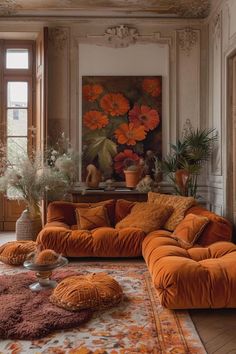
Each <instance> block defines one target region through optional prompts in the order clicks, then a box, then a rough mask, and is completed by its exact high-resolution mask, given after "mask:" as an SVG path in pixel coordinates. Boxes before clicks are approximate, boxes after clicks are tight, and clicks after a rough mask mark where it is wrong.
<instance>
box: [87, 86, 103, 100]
mask: <svg viewBox="0 0 236 354" xmlns="http://www.w3.org/2000/svg"><path fill="white" fill-rule="evenodd" d="M82 91H83V97H84V98H85V100H86V101H89V102H93V101H95V100H96V99H97V98H98V97H99V96H100V95H101V93H102V92H103V88H102V86H101V85H99V84H95V85H84V86H83V89H82Z"/></svg>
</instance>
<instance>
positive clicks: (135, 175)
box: [124, 168, 141, 188]
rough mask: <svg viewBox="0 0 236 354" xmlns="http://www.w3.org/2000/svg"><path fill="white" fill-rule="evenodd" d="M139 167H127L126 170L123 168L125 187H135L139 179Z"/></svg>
mask: <svg viewBox="0 0 236 354" xmlns="http://www.w3.org/2000/svg"><path fill="white" fill-rule="evenodd" d="M140 172H141V171H140V169H139V168H136V169H131V168H128V169H127V170H124V175H125V184H126V187H128V188H135V187H136V186H137V184H138V182H139V181H140V176H141V173H140Z"/></svg>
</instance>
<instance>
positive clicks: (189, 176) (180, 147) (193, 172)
mask: <svg viewBox="0 0 236 354" xmlns="http://www.w3.org/2000/svg"><path fill="white" fill-rule="evenodd" d="M217 140H218V135H217V133H216V132H215V129H202V130H201V129H196V130H191V131H189V132H188V133H187V134H185V135H184V136H183V138H182V139H181V140H178V141H177V142H176V144H171V152H170V153H169V154H168V155H167V157H166V158H165V159H164V160H163V161H162V171H163V173H164V174H165V175H167V176H168V177H169V179H170V180H171V181H172V184H173V186H174V188H175V192H176V193H177V194H180V195H185V196H193V197H195V198H196V197H197V188H198V177H199V175H200V173H201V170H202V168H203V166H204V165H205V163H206V162H207V161H209V159H210V157H211V156H212V152H213V150H214V147H215V143H216V142H217ZM180 170H182V171H183V173H185V176H186V179H185V183H186V185H185V188H181V187H180V185H179V183H178V181H177V178H176V172H177V171H180Z"/></svg>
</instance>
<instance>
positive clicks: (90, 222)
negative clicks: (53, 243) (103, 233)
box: [76, 205, 110, 230]
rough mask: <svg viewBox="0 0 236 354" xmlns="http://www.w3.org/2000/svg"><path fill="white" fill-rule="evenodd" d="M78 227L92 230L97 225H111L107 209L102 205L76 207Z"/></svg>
mask: <svg viewBox="0 0 236 354" xmlns="http://www.w3.org/2000/svg"><path fill="white" fill-rule="evenodd" d="M76 216H77V225H78V229H82V230H92V229H96V228H97V227H103V226H110V221H109V219H108V215H107V209H106V208H105V207H104V206H102V205H100V206H96V207H88V208H76Z"/></svg>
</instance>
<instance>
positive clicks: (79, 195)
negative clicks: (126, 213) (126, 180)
mask: <svg viewBox="0 0 236 354" xmlns="http://www.w3.org/2000/svg"><path fill="white" fill-rule="evenodd" d="M70 193H71V194H72V199H73V202H75V203H78V202H99V201H101V200H107V199H127V200H131V201H137V202H142V201H147V193H146V192H139V191H136V190H132V189H128V188H116V189H114V190H106V189H85V190H82V189H78V190H76V189H74V190H72V191H71V192H70Z"/></svg>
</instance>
